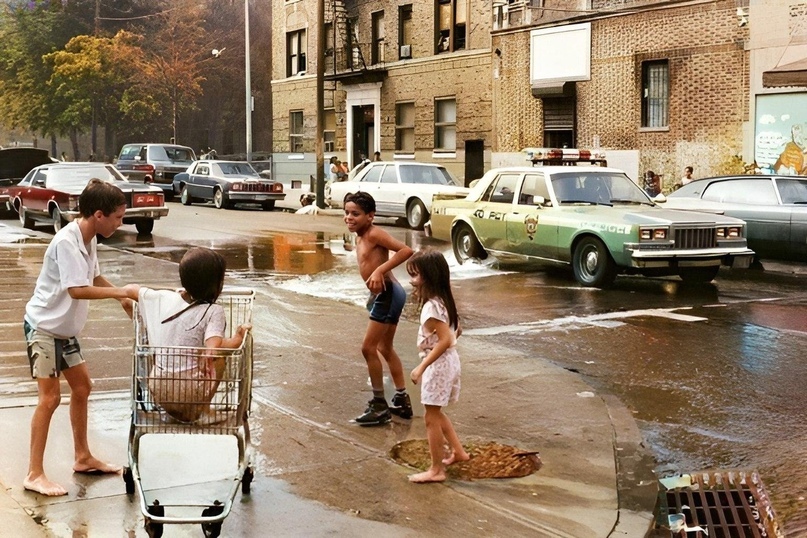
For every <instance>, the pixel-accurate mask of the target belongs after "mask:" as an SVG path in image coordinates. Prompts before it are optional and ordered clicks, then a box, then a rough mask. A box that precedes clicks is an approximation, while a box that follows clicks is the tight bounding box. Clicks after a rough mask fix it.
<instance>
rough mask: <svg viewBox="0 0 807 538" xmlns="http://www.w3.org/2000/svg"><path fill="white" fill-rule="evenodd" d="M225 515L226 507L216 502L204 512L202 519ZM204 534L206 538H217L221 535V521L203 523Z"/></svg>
mask: <svg viewBox="0 0 807 538" xmlns="http://www.w3.org/2000/svg"><path fill="white" fill-rule="evenodd" d="M222 513H224V505H223V504H221V503H219V501H216V504H214V505H213V506H208V507H207V508H205V509H204V510H202V517H210V516H218V515H220V514H222ZM202 532H204V533H205V537H206V538H216V537H217V536H218V535H219V534H221V521H219V522H217V523H202Z"/></svg>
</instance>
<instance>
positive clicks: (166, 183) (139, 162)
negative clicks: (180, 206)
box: [115, 144, 196, 200]
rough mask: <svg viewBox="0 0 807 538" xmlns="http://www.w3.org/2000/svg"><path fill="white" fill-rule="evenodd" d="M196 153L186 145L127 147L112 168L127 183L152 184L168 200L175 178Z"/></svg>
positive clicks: (122, 149) (188, 164)
mask: <svg viewBox="0 0 807 538" xmlns="http://www.w3.org/2000/svg"><path fill="white" fill-rule="evenodd" d="M195 160H196V154H195V153H194V152H193V150H192V149H191V148H189V147H187V146H178V145H176V144H126V145H124V146H123V147H122V148H121V150H120V155H118V160H117V161H116V162H115V166H116V167H117V168H118V170H120V171H121V173H122V174H123V175H124V176H126V178H127V179H128V180H129V181H132V182H134V183H154V185H156V186H158V187H160V188H161V189H162V190H163V191H164V194H165V197H166V199H167V200H170V199H172V198H173V196H174V190H173V189H174V188H173V184H172V183H173V181H174V176H175V175H177V174H179V173H180V172H184V171H185V170H187V169H188V166H190V164H191V163H192V162H193V161H195Z"/></svg>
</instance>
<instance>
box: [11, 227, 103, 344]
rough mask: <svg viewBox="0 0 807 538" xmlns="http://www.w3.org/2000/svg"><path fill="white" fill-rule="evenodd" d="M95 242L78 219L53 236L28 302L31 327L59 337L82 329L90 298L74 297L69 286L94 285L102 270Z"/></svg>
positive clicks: (26, 318)
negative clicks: (83, 229) (84, 234)
mask: <svg viewBox="0 0 807 538" xmlns="http://www.w3.org/2000/svg"><path fill="white" fill-rule="evenodd" d="M96 246H97V242H96V239H95V237H93V238H92V239H91V240H90V242H89V243H88V244H85V243H84V237H83V236H82V235H81V228H79V225H78V221H76V220H74V221H72V222H70V223H68V224H67V226H65V227H64V228H62V229H61V230H59V232H58V233H57V234H56V235H55V236H53V239H52V240H51V242H50V245H48V248H47V250H45V257H44V260H43V262H42V270H41V271H40V273H39V277H38V278H37V280H36V287H35V289H34V294H33V296H32V297H31V299H30V300H29V301H28V304H27V305H26V306H25V320H26V321H27V322H28V323H29V324H30V325H31V327H33V328H34V329H36V330H37V331H40V332H43V333H45V334H49V335H51V336H54V337H57V338H72V337H74V336H76V335H78V333H79V332H81V330H82V329H83V328H84V325H85V324H86V323H87V317H88V315H89V309H90V304H89V303H90V301H89V300H88V299H73V298H72V297H70V294H69V293H68V291H67V289H68V288H74V287H84V286H91V285H92V284H93V281H94V280H95V277H97V276H99V275H100V274H101V270H100V269H99V267H98V253H97V248H96Z"/></svg>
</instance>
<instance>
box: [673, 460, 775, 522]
mask: <svg viewBox="0 0 807 538" xmlns="http://www.w3.org/2000/svg"><path fill="white" fill-rule="evenodd" d="M660 483H661V486H662V487H661V490H660V492H659V500H660V505H661V506H660V511H659V514H658V515H659V518H658V519H657V522H660V523H661V524H662V526H663V527H667V528H669V530H670V536H672V537H675V538H707V537H708V538H781V537H782V536H784V535H783V534H782V532H781V531H780V530H779V525H778V524H777V523H776V519H775V517H774V512H773V507H772V506H771V502H770V499H769V498H768V494H767V492H766V491H765V487H764V485H763V484H762V480H761V479H760V477H759V474H758V473H756V472H745V471H728V472H703V473H697V474H688V475H680V476H675V477H670V478H663V479H661V480H660Z"/></svg>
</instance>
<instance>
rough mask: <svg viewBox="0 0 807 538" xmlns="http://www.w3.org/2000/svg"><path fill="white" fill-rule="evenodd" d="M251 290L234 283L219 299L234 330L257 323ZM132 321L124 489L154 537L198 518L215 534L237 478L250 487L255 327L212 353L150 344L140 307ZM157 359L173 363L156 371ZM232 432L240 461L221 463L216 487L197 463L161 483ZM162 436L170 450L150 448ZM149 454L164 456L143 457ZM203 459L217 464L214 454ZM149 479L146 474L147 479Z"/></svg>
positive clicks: (244, 487) (246, 490)
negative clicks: (237, 342) (234, 344)
mask: <svg viewBox="0 0 807 538" xmlns="http://www.w3.org/2000/svg"><path fill="white" fill-rule="evenodd" d="M254 297H255V293H254V292H253V291H251V290H238V289H229V288H225V290H224V292H223V293H222V295H221V297H219V300H218V301H217V302H218V304H221V305H222V306H223V307H224V309H225V312H226V313H227V331H228V333H229V335H232V334H233V333H234V332H235V330H236V329H237V328H238V326H239V325H242V324H247V323H248V324H251V323H252V304H253V300H254ZM134 327H135V344H134V351H133V364H132V397H131V406H132V415H131V416H132V422H131V426H130V429H129V466H128V467H126V468H124V471H123V480H124V482H125V484H126V493H127V494H129V495H133V494H134V493H135V489H136V490H137V492H138V495H139V497H140V509H141V511H142V513H143V516H144V517H145V528H146V532H147V533H148V535H149V536H150V537H152V538H154V537H159V536H161V535H162V531H163V525H164V524H196V523H199V524H201V525H202V530H203V531H204V533H205V536H210V537H215V536H218V535H219V534H220V532H221V524H222V522H223V521H224V519H225V518H226V517H227V515H228V514H229V513H230V510H231V508H232V505H233V500H234V499H235V496H236V494H237V493H238V488H239V485H240V487H241V492H242V493H243V494H248V493H249V490H250V483H251V482H252V479H253V476H254V471H253V468H252V466H251V462H250V456H251V454H250V452H251V445H250V437H249V422H248V418H249V411H250V403H251V400H252V390H251V389H252V332H251V331H248V332H247V334H246V336H245V337H244V341H243V343H242V344H241V346H240V347H239V348H237V349H218V350H216V351H215V352H214V353H212V354H211V353H210V352H207V351H206V350H205V348H203V347H201V348H194V347H155V346H150V345H149V344H148V334H147V330H146V326H145V323H144V322H143V319H142V317H141V316H140V315H139V312H138V311H137V309H135V315H134ZM155 361H160V362H161V364H166V363H170V364H171V365H172V368H171V369H170V372H171V373H169V374H167V375H166V374H165V373H162V374H159V375H158V373H157V372H158V370H157V369H155V367H154V365H155ZM203 361H206V362H204V364H209V365H211V367H212V368H214V369H215V375H212V373H210V375H207V376H202V377H200V376H199V375H198V372H199V368H198V365H199V364H201V363H203ZM193 372H196V376H195V377H194V374H193ZM211 372H212V369H211ZM201 436H205V437H201ZM224 436H230V438H229V439H225V438H224ZM233 437H234V443H235V445H237V463H234V464H233V465H231V466H229V467H227V468H226V469H225V470H224V471H221V470H220V471H219V472H220V473H221V472H223V473H224V476H223V477H221V476H219V477H218V479H217V480H216V481H215V484H213V486H214V487H213V486H212V487H211V488H209V489H210V491H211V493H210V495H211V496H210V497H205V495H206V493H205V488H204V487H202V486H201V485H200V483H201V482H202V481H203V478H201V477H199V475H198V474H197V473H196V472H194V471H191V472H185V474H189V475H193V476H188V477H187V478H183V479H182V480H181V481H179V482H175V483H174V484H169V485H168V486H166V485H165V483H162V484H161V483H160V480H163V481H164V479H165V475H166V474H169V472H168V471H174V472H176V470H177V469H179V468H181V467H182V465H183V464H184V463H185V460H188V459H189V458H190V456H192V455H194V454H196V455H199V454H205V453H207V452H206V449H204V448H200V447H201V446H203V445H204V444H205V443H206V442H208V443H213V444H216V442H218V444H221V442H222V441H224V442H226V443H229V444H232V443H233V441H232V440H233ZM160 440H162V441H160ZM147 441H148V443H151V444H149V448H148V450H143V447H144V443H146V442H147ZM160 442H162V443H163V445H164V446H166V447H170V450H168V452H167V454H168V455H167V456H166V455H165V454H166V452H163V453H162V454H160V453H159V451H156V449H155V450H151V447H152V446H159V443H160ZM148 443H147V444H148ZM200 443H201V444H200ZM233 452H235V451H234V450H233ZM215 453H216V452H215V450H214V451H213V452H210V454H215ZM148 454H152V456H150V457H153V458H158V459H160V461H159V462H146V461H141V458H146V457H147V455H148ZM153 454H160V455H159V456H153ZM172 458H173V459H175V460H176V461H172ZM155 463H156V464H158V465H156V466H155ZM204 467H215V465H214V464H213V462H211V463H210V464H209V465H204ZM149 473H151V475H161V476H150V475H149ZM144 481H148V482H149V483H148V484H147V485H146V486H145V487H144ZM195 481H198V482H195Z"/></svg>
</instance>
